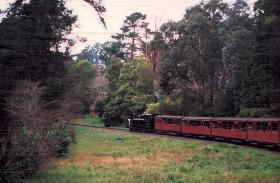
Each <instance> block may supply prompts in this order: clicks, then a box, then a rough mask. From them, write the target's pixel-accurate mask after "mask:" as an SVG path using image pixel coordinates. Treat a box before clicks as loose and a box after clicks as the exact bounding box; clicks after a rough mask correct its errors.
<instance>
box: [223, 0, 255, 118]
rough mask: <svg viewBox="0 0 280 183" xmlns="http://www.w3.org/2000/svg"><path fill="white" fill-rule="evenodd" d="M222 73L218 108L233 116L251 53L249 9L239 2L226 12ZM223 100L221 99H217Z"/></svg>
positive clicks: (241, 0)
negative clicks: (219, 105)
mask: <svg viewBox="0 0 280 183" xmlns="http://www.w3.org/2000/svg"><path fill="white" fill-rule="evenodd" d="M224 24H225V25H224V27H225V36H224V42H225V44H224V47H223V73H222V78H221V95H224V99H223V100H221V101H222V103H223V104H222V106H221V109H222V108H223V109H222V110H223V113H224V114H227V115H235V114H237V113H238V112H239V109H240V105H241V102H242V101H246V100H247V99H245V98H242V88H244V87H246V86H245V84H246V80H247V79H248V76H247V75H248V70H247V68H248V65H249V64H250V63H251V62H252V59H253V51H254V36H253V28H254V27H253V19H252V18H250V8H249V6H248V5H247V3H246V2H245V1H243V0H237V1H236V2H235V3H234V4H233V5H232V7H231V8H230V9H229V10H228V12H227V19H226V20H225V22H224ZM221 98H223V97H221Z"/></svg>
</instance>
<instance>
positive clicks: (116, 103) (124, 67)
mask: <svg viewBox="0 0 280 183" xmlns="http://www.w3.org/2000/svg"><path fill="white" fill-rule="evenodd" d="M119 69H120V72H119ZM107 73H108V75H107V78H108V80H109V83H110V84H109V88H111V89H110V90H109V91H110V93H109V99H108V100H109V102H108V103H107V105H106V107H105V111H104V115H103V117H104V119H105V121H106V123H111V122H113V121H115V122H113V123H116V122H119V121H121V119H125V118H127V117H128V116H132V115H137V114H141V113H143V112H144V111H145V108H146V105H147V103H149V102H150V101H152V100H153V97H152V93H153V79H152V78H153V77H152V70H151V66H150V64H149V63H148V61H147V60H146V59H144V58H142V57H139V58H135V59H134V60H132V61H131V62H128V63H124V64H121V63H120V61H119V59H114V60H112V61H111V63H109V66H108V69H107Z"/></svg>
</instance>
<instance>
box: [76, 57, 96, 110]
mask: <svg viewBox="0 0 280 183" xmlns="http://www.w3.org/2000/svg"><path fill="white" fill-rule="evenodd" d="M73 67H74V72H75V74H74V78H75V80H76V82H77V83H78V84H79V85H80V88H79V89H80V91H79V92H80V95H81V96H80V102H81V103H82V109H81V110H82V112H83V113H89V111H90V106H91V105H92V104H93V102H94V99H95V93H94V90H93V88H92V84H91V83H92V80H93V78H94V77H95V69H94V68H93V65H92V64H91V63H90V62H89V61H88V60H77V61H76V62H75V63H74V64H73Z"/></svg>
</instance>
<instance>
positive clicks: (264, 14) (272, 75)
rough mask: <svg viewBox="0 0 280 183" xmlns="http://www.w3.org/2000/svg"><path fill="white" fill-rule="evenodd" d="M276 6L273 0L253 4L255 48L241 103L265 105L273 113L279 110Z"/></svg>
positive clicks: (278, 5) (279, 77)
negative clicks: (243, 100)
mask: <svg viewBox="0 0 280 183" xmlns="http://www.w3.org/2000/svg"><path fill="white" fill-rule="evenodd" d="M279 8H280V4H279V1H276V0H258V1H257V2H256V3H255V6H254V9H255V13H256V29H255V33H254V34H255V35H256V37H255V39H256V48H255V53H254V59H253V62H251V64H250V65H249V69H248V73H249V75H248V81H247V86H248V87H247V88H244V90H243V92H244V96H243V98H245V99H247V100H246V101H245V102H244V103H243V106H245V107H259V108H268V109H271V110H272V111H273V112H274V113H275V114H279V111H280V110H279V109H280V105H279V104H280V101H279V94H280V89H279V88H280V87H279V80H280V74H279V69H280V64H279V58H280V55H279V54H280V52H279V42H280V35H279V31H280V21H279Z"/></svg>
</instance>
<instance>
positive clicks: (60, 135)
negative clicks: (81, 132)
mask: <svg viewBox="0 0 280 183" xmlns="http://www.w3.org/2000/svg"><path fill="white" fill-rule="evenodd" d="M49 140H50V142H51V148H50V151H51V153H52V154H53V155H55V156H62V155H64V154H65V153H67V151H68V146H69V145H70V144H71V143H74V142H75V133H74V130H73V129H71V128H69V127H68V126H58V127H55V128H53V129H52V130H51V132H50V139H49Z"/></svg>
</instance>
